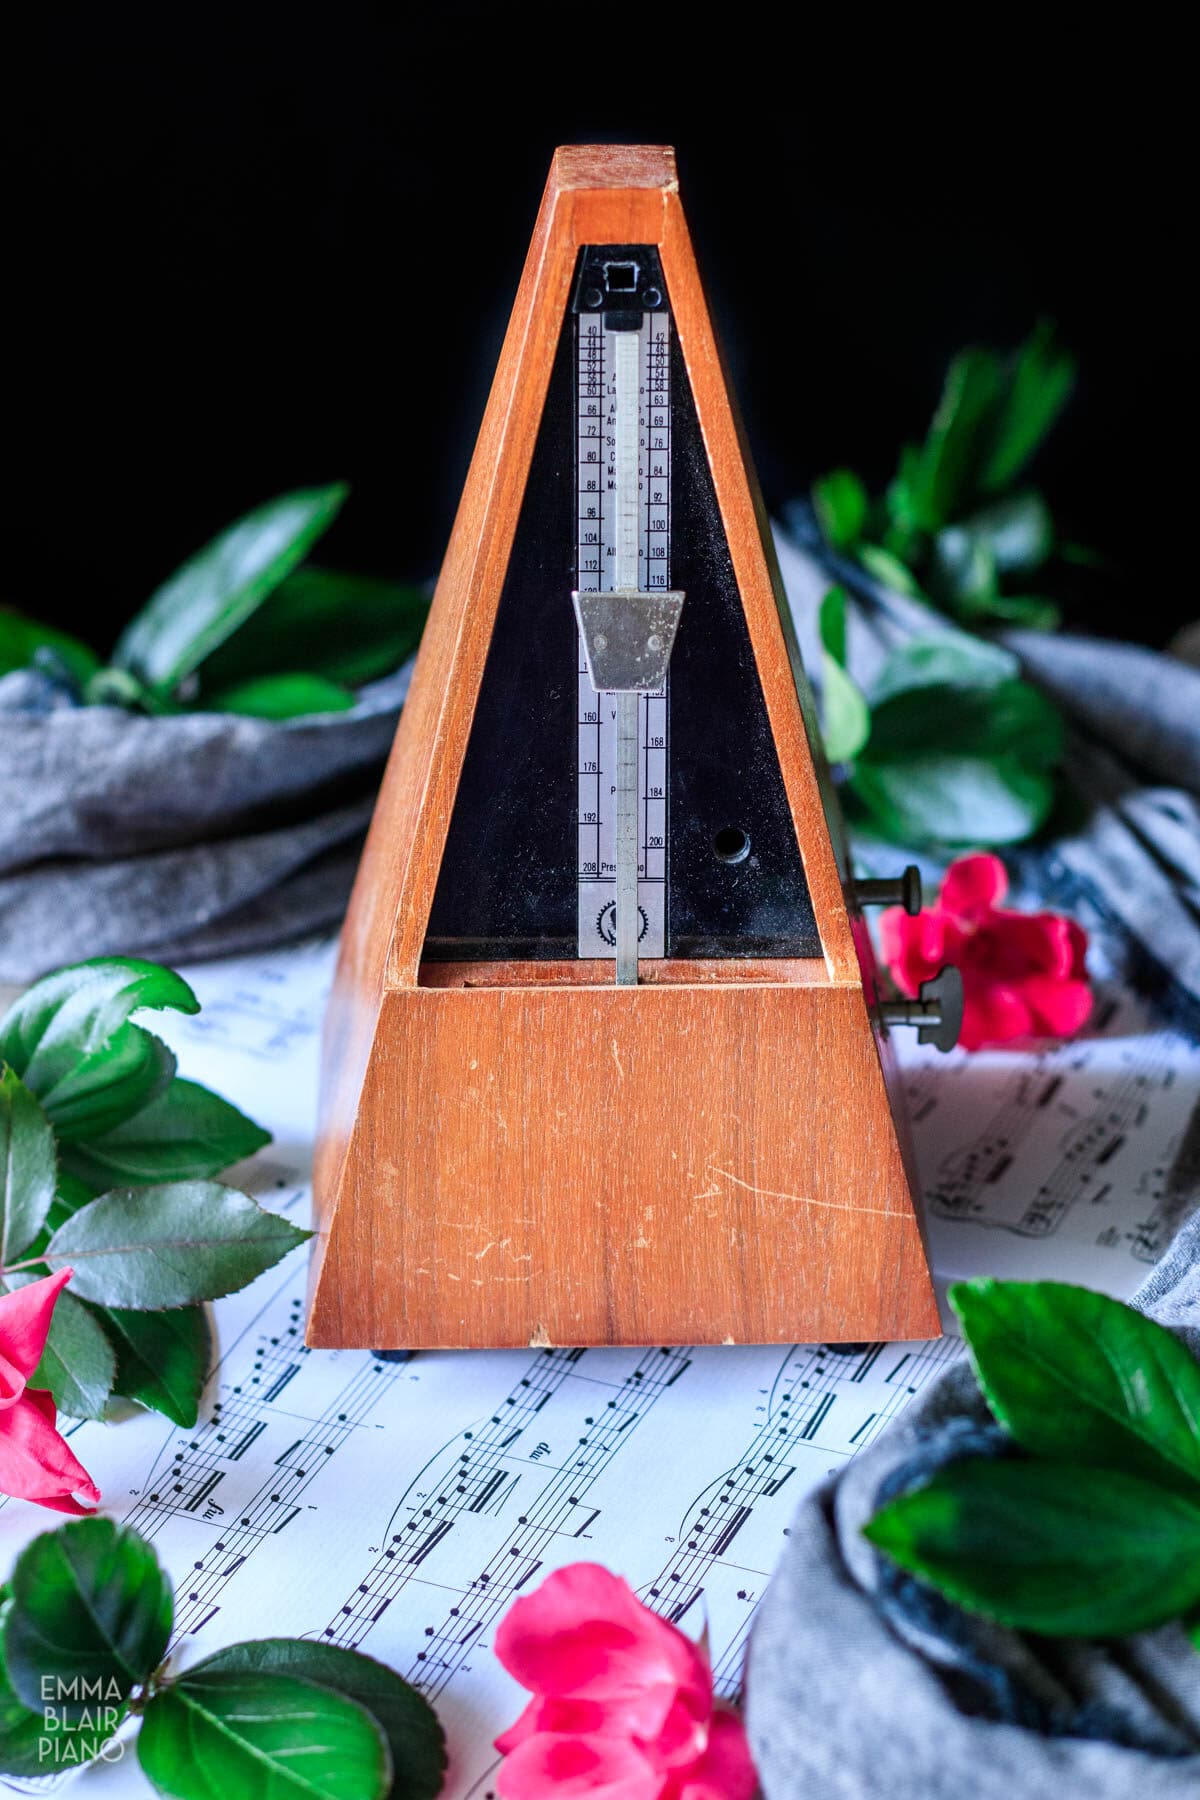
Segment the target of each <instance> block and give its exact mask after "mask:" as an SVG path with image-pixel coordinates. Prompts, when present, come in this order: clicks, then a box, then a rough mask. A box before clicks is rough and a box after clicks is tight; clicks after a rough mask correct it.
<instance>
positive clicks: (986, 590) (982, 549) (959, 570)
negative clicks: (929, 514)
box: [929, 526, 1000, 619]
mask: <svg viewBox="0 0 1200 1800" xmlns="http://www.w3.org/2000/svg"><path fill="white" fill-rule="evenodd" d="M933 553H934V562H933V568H932V571H931V579H930V584H929V585H930V588H931V591H932V592H933V594H934V596H935V597H936V598H937V600H938V601H939V602H940V603H941V604H942V605H943V606H945V607H946V608H947V609H948V610H949V611H951V612H955V613H957V614H958V615H959V617H960V618H963V619H980V618H986V617H987V616H988V614H989V612H990V611H991V607H992V602H993V601H994V600H995V599H996V598H997V597H998V595H999V593H1000V584H999V581H998V579H997V575H996V559H995V557H994V556H993V555H992V552H991V548H990V546H989V545H987V544H985V543H982V542H981V541H980V540H979V539H978V538H973V537H970V536H968V535H967V534H966V533H964V532H961V531H959V530H958V529H957V527H955V526H948V527H947V528H946V530H945V531H940V532H939V533H938V535H937V538H936V540H935V542H934V551H933Z"/></svg>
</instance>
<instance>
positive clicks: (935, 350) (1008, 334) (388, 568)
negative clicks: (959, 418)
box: [0, 0, 1196, 649]
mask: <svg viewBox="0 0 1200 1800" xmlns="http://www.w3.org/2000/svg"><path fill="white" fill-rule="evenodd" d="M796 17H797V15H796V13H795V12H793V11H791V10H789V11H788V12H786V13H785V12H783V11H781V10H780V11H777V10H776V9H774V8H763V7H758V8H749V7H744V8H742V9H740V10H739V9H737V8H726V9H721V10H717V9H715V8H714V9H711V10H708V9H706V10H703V11H701V10H700V9H696V10H695V11H692V12H686V11H683V12H681V11H679V10H671V9H668V8H666V7H663V6H655V5H650V4H647V5H645V6H638V7H634V6H631V5H629V4H628V3H627V0H620V4H616V5H613V6H610V7H608V8H607V9H606V8H604V7H601V6H598V5H596V4H594V3H589V4H588V5H587V6H586V7H585V6H583V5H580V6H578V7H575V8H570V9H568V8H566V7H547V6H524V7H521V6H516V7H509V8H507V9H503V10H502V9H500V8H497V7H475V6H466V5H455V4H451V5H442V6H439V7H436V8H433V9H431V10H428V11H421V12H416V11H412V10H407V9H401V8H398V7H379V8H371V7H361V8H360V7H340V8H338V7H333V6H330V7H327V8H326V9H324V10H323V11H321V12H320V13H318V12H316V11H311V12H310V11H306V10H305V9H304V8H291V9H286V10H285V9H282V8H280V9H275V8H266V7H255V6H249V7H246V8H242V9H238V10H236V11H235V10H231V11H229V12H222V11H221V10H220V9H215V10H214V9H212V8H204V9H201V8H199V7H171V8H164V7H159V8H157V9H155V10H153V11H151V10H146V11H142V10H140V9H126V8H121V7H119V6H118V7H92V8H90V9H88V10H86V11H84V10H80V11H79V12H77V13H76V12H74V11H68V10H66V9H54V8H51V9H48V10H47V11H45V12H43V13H42V14H40V15H39V19H38V22H37V24H36V26H35V29H36V32H37V41H29V42H27V43H26V44H25V45H23V46H22V47H21V48H20V50H19V51H18V52H17V54H16V55H15V56H13V57H12V58H11V59H10V61H9V74H8V91H7V93H6V97H5V127H4V128H5V131H6V133H7V135H8V137H9V145H10V154H9V156H8V159H7V164H8V168H9V183H8V188H9V199H8V205H7V209H6V211H7V217H6V222H5V227H4V236H5V239H6V241H7V247H8V251H9V266H10V275H9V277H8V298H9V301H10V305H11V306H12V312H11V315H10V325H9V329H8V332H7V333H6V338H7V344H8V351H7V360H8V365H9V366H8V373H7V380H6V386H7V389H8V393H9V400H10V404H9V407H8V408H7V409H6V410H7V414H8V438H9V445H10V452H11V453H12V468H11V472H10V475H9V478H8V482H7V487H8V500H9V505H8V507H7V509H6V512H7V520H8V524H7V529H6V540H7V547H6V551H5V564H6V567H5V580H4V586H3V589H2V590H0V597H2V598H3V599H5V600H7V601H9V602H11V603H13V604H16V605H18V606H20V607H22V608H23V609H25V610H27V611H30V612H33V613H36V614H40V615H42V616H46V617H50V618H55V619H57V620H59V621H60V622H63V623H72V624H74V625H75V627H76V628H77V629H79V630H80V631H81V632H82V633H83V634H84V635H86V636H88V637H90V638H91V639H92V640H93V641H94V642H95V643H96V644H97V645H98V647H100V648H101V649H104V648H107V647H108V645H109V643H111V640H112V638H113V637H114V635H115V633H116V631H117V629H118V627H119V625H120V624H121V622H122V621H123V620H124V619H125V618H126V617H128V616H129V614H130V613H131V612H132V611H133V610H134V609H135V608H136V607H137V606H138V605H139V604H140V603H141V601H142V600H143V599H144V598H145V597H146V596H147V594H148V593H149V592H150V591H151V589H152V588H153V587H154V586H155V584H156V583H157V582H158V581H159V580H161V579H162V578H163V576H164V575H166V574H167V573H168V572H169V571H170V569H171V568H172V567H173V566H174V565H175V564H176V563H177V562H178V561H179V560H181V558H182V557H183V556H184V555H185V554H187V553H188V552H189V551H190V550H192V549H193V548H195V547H196V546H197V545H198V544H199V543H200V542H202V541H203V540H204V539H205V538H206V537H207V536H209V535H211V534H212V533H213V532H214V531H215V530H217V529H218V528H219V527H220V526H221V525H222V524H224V523H225V522H227V521H228V520H230V519H231V518H233V517H234V516H235V515H237V514H238V513H239V512H240V511H242V510H245V509H246V508H248V507H249V506H251V505H253V504H255V503H256V502H258V501H260V500H262V499H265V498H267V497H268V496H269V495H271V494H273V493H277V492H280V491H282V490H284V489H287V488H289V487H292V486H299V485H302V484H307V483H315V482H321V481H325V480H329V479H333V478H336V477H346V478H348V479H349V480H350V481H351V482H352V484H353V494H352V498H351V500H350V501H349V503H348V505H347V507H346V509H345V512H344V514H343V517H342V519H341V520H340V521H339V523H338V524H337V526H336V527H335V529H334V533H333V534H332V535H331V537H330V539H329V540H327V544H326V546H325V549H324V552H323V553H324V555H325V557H326V559H327V560H330V561H339V562H341V563H343V564H344V565H346V566H349V567H354V568H359V569H363V570H371V571H376V572H379V573H382V574H395V575H401V576H412V577H420V576H425V575H428V574H431V573H432V572H433V571H434V570H435V569H436V567H437V564H438V560H439V558H440V555H441V551H442V547H443V545H444V543H445V539H446V536H447V533H448V530H449V527H450V523H451V519H452V517H453V510H454V506H455V504H456V501H457V496H458V491H459V487H460V484H461V480H462V476H463V473H464V471H465V467H466V463H467V459H468V457H469V455H470V450H471V446H472V443H473V440H474V434H475V430H476V428H477V425H478V421H479V416H480V413H481V411H482V407H483V402H484V399H485V396H486V391H487V384H488V382H489V380H490V377H491V372H492V368H493V366H494V362H495V357H496V353H497V349H498V345H499V340H500V336H501V334H502V331H503V328H504V324H505V321H506V319H507V314H508V309H509V306H510V304H511V299H512V295H513V291H514V289H515V285H516V281H517V277H518V274H519V271H520V265H521V261H522V259H523V257H524V253H525V249H526V245H527V243H528V238H529V232H530V229H531V226H532V223H533V218H534V214H535V212H536V209H537V204H538V199H539V195H540V191H541V187H542V184H543V181H544V179H545V173H546V168H547V165H548V162H549V158H550V155H551V152H552V150H553V148H554V145H555V144H556V143H558V142H570V141H575V142H584V141H590V140H601V139H610V140H616V141H620V140H626V141H647V140H649V141H672V142H674V143H675V144H676V145H677V146H678V150H679V159H680V170H681V177H682V182H683V192H684V201H685V206H686V208H687V211H688V214H689V218H690V222H691V225H692V230H693V235H694V237H695V238H696V240H697V245H698V250H699V253H700V257H701V264H702V268H703V270H704V272H705V275H706V278H707V281H708V285H709V290H710V295H711V298H712V301H713V304H714V310H715V313H716V316H717V320H718V324H719V327H720V329H721V330H722V332H723V335H724V337H725V340H726V346H727V350H728V352H729V355H730V360H731V363H732V366H733V370H734V375H735V379H736V384H737V387H738V391H739V396H740V400H741V403H742V407H743V411H744V413H745V415H746V418H747V422H748V426H749V430H750V435H751V440H752V443H753V445H754V448H755V452H756V456H757V459H758V463H759V468H760V473H761V475H762V478H763V484H764V487H765V489H766V493H767V498H768V500H769V502H770V503H771V504H772V505H773V506H776V507H777V506H779V505H780V504H781V503H782V502H783V501H784V500H785V499H786V498H787V497H788V496H789V495H791V494H794V493H797V492H800V491H801V490H803V488H804V487H805V486H806V484H807V483H808V481H809V480H810V479H811V478H812V476H813V475H814V474H816V473H819V472H820V471H821V470H823V469H826V468H829V467H831V466H834V465H836V464H838V463H842V462H851V463H853V464H854V465H856V466H857V467H859V468H860V469H861V470H862V471H863V472H864V473H865V474H867V475H868V476H869V477H870V478H871V479H872V481H873V482H879V481H882V480H884V479H886V477H887V476H888V475H889V474H890V473H891V470H892V467H893V465H894V461H895V456H896V451H897V449H898V446H899V444H900V443H901V441H902V440H903V438H904V437H905V436H914V435H917V434H919V433H920V432H921V431H922V429H923V427H924V425H925V423H926V421H927V419H928V416H929V413H930V411H931V408H932V406H933V403H934V401H935V398H936V394H937V390H938V386H939V383H940V378H941V373H942V370H943V368H944V364H945V361H946V359H947V357H948V355H949V354H950V352H951V351H952V350H953V349H955V348H956V347H957V346H958V345H960V344H961V343H963V342H965V341H967V340H969V339H976V340H979V341H984V342H990V343H993V344H995V345H997V346H1001V347H1004V346H1011V345H1013V344H1015V343H1016V342H1017V341H1018V340H1019V339H1020V338H1021V336H1022V335H1023V334H1024V333H1025V332H1026V331H1027V330H1028V328H1029V327H1030V326H1031V325H1032V323H1033V322H1034V320H1035V319H1036V318H1037V317H1038V316H1039V315H1040V314H1049V315H1050V316H1052V317H1054V318H1055V319H1056V320H1057V321H1058V323H1059V326H1060V328H1061V331H1062V334H1063V336H1064V338H1065V339H1066V341H1067V342H1068V343H1069V344H1070V345H1071V347H1072V348H1073V349H1074V350H1075V351H1076V352H1077V354H1078V356H1079V358H1080V360H1081V364H1082V371H1083V373H1082V380H1081V383H1080V387H1079V391H1078V393H1077V396H1076V398H1075V400H1074V402H1073V404H1072V407H1071V411H1070V413H1069V415H1068V417H1067V418H1066V419H1065V420H1064V422H1063V424H1062V426H1061V427H1060V429H1059V431H1058V433H1057V435H1056V437H1055V439H1054V441H1053V443H1052V445H1051V446H1050V449H1049V451H1048V453H1047V455H1046V456H1045V458H1044V460H1043V463H1042V465H1041V469H1040V471H1039V473H1040V477H1041V480H1042V482H1043V485H1044V486H1045V488H1046V490H1047V491H1048V493H1049V495H1050V497H1051V500H1052V501H1053V503H1054V504H1055V509H1056V512H1057V514H1058V515H1059V517H1060V520H1061V522H1062V525H1063V528H1064V530H1065V531H1066V532H1067V533H1068V534H1069V535H1072V536H1074V537H1076V538H1079V539H1082V540H1084V541H1086V542H1088V543H1089V544H1092V545H1095V546H1097V547H1098V548H1099V549H1101V550H1102V551H1104V552H1105V553H1106V554H1107V555H1108V556H1109V557H1110V558H1111V559H1112V561H1113V563H1114V565H1115V569H1116V573H1115V574H1114V575H1112V576H1111V577H1110V578H1108V579H1106V580H1104V581H1102V582H1100V583H1093V584H1091V585H1089V586H1088V588H1087V589H1086V590H1081V591H1080V593H1079V594H1078V595H1077V596H1076V597H1075V598H1074V599H1073V600H1072V602H1071V618H1072V622H1073V623H1075V624H1078V625H1080V626H1082V627H1084V628H1095V629H1103V630H1110V631H1116V632H1120V633H1123V634H1126V635H1130V636H1138V637H1143V638H1145V639H1148V640H1149V641H1153V642H1160V641H1163V640H1164V639H1165V638H1166V637H1167V636H1168V635H1169V634H1170V632H1171V631H1172V630H1173V629H1174V628H1175V627H1176V626H1177V625H1178V624H1180V623H1182V622H1183V621H1184V620H1185V619H1187V618H1188V617H1189V615H1194V613H1195V611H1196V607H1195V601H1194V597H1193V593H1192V588H1191V583H1190V580H1189V578H1188V576H1187V572H1186V571H1187V562H1188V560H1189V550H1188V545H1189V539H1190V531H1189V527H1188V523H1187V518H1188V501H1189V499H1190V468H1189V466H1188V456H1187V451H1188V449H1189V433H1188V429H1187V426H1188V409H1189V405H1190V395H1189V393H1188V391H1187V388H1186V385H1185V376H1184V358H1185V352H1186V350H1187V342H1188V331H1189V324H1188V320H1189V315H1190V311H1191V308H1192V306H1193V303H1194V302H1193V294H1192V286H1191V284H1190V283H1188V282H1185V280H1184V276H1183V262H1182V248H1181V246H1182V230H1183V218H1184V213H1185V205H1184V189H1183V185H1182V180H1181V159H1182V157H1183V154H1184V151H1183V144H1184V138H1183V130H1184V120H1185V116H1186V109H1185V107H1184V105H1183V104H1182V100H1183V95H1182V82H1183V79H1184V77H1185V74H1186V67H1187V62H1186V59H1185V58H1184V56H1183V54H1182V49H1181V47H1180V46H1178V45H1176V46H1175V47H1174V48H1172V46H1171V45H1170V44H1169V43H1165V42H1161V41H1157V40H1155V41H1145V40H1139V41H1138V42H1137V43H1136V44H1135V43H1131V42H1130V41H1128V40H1126V39H1114V40H1112V41H1111V42H1108V43H1104V42H1100V41H1098V40H1097V38H1096V37H1095V36H1094V35H1093V37H1092V39H1090V40H1089V41H1087V42H1076V41H1070V42H1063V43H1061V44H1057V43H1056V44H1053V45H1052V44H1051V43H1050V42H1049V40H1048V37H1047V29H1046V26H1045V24H1044V22H1042V21H1038V20H1034V21H1032V22H1027V21H1023V20H1022V19H1021V18H1020V17H1019V16H1018V15H1016V14H1014V13H1008V12H1006V13H1005V14H1003V15H1000V14H996V15H988V14H980V13H977V12H976V13H972V15H971V19H970V21H969V23H970V31H969V33H968V32H967V30H966V28H965V27H955V28H949V27H948V28H947V29H946V30H944V31H942V32H940V33H939V34H937V35H935V36H932V37H930V38H929V40H928V42H919V41H916V40H915V38H914V37H913V35H912V32H911V31H910V30H909V29H907V28H906V29H904V30H903V31H900V30H897V31H896V35H895V36H894V37H889V38H881V37H880V35H879V32H878V29H877V27H875V26H874V25H872V24H871V23H870V15H868V14H866V13H865V12H864V13H855V14H851V13H845V14H842V15H837V16H835V17H832V18H831V20H830V21H829V22H828V23H827V24H826V26H825V27H824V29H823V30H822V31H820V32H818V31H816V30H814V29H813V28H812V26H811V25H810V24H809V23H807V22H806V23H805V24H804V26H803V27H800V26H797V24H795V23H794V20H795V19H796ZM1127 24H1128V26H1129V28H1130V29H1133V28H1136V26H1137V21H1136V20H1133V21H1127ZM1181 565H1182V571H1183V572H1182V574H1181V573H1180V569H1181Z"/></svg>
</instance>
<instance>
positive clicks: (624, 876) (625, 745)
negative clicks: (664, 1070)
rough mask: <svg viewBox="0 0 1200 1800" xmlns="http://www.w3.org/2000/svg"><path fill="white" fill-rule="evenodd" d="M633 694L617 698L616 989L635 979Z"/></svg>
mask: <svg viewBox="0 0 1200 1800" xmlns="http://www.w3.org/2000/svg"><path fill="white" fill-rule="evenodd" d="M639 707H640V698H639V696H638V695H637V694H618V695H617V818H616V826H617V829H616V863H617V892H616V906H617V919H616V937H617V986H618V987H636V985H637V978H638V931H639V927H640V925H641V915H640V913H639V911H638V713H639Z"/></svg>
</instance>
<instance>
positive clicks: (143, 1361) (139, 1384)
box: [96, 1306, 213, 1430]
mask: <svg viewBox="0 0 1200 1800" xmlns="http://www.w3.org/2000/svg"><path fill="white" fill-rule="evenodd" d="M96 1311H97V1314H98V1316H99V1318H100V1320H101V1321H102V1323H103V1325H104V1328H105V1330H106V1331H107V1332H108V1335H109V1337H110V1339H111V1340H112V1343H113V1345H114V1347H115V1348H116V1352H117V1376H116V1381H115V1382H114V1384H113V1391H114V1392H115V1393H118V1394H122V1395H124V1396H125V1398H126V1399H127V1400H136V1401H138V1402H139V1404H140V1405H142V1406H149V1407H152V1408H153V1410H154V1411H155V1412H160V1413H162V1414H164V1416H165V1417H166V1418H168V1419H173V1420H174V1422H175V1424H176V1425H182V1426H183V1427H184V1428H185V1430H186V1429H188V1428H190V1427H191V1426H193V1425H194V1424H195V1423H196V1420H197V1417H198V1416H199V1409H200V1396H201V1394H202V1393H203V1392H204V1383H205V1381H206V1379H207V1377H208V1371H209V1369H210V1368H211V1366H212V1354H213V1343H212V1330H211V1328H210V1326H209V1322H208V1314H207V1312H206V1311H205V1309H204V1307H203V1306H177V1307H175V1308H174V1309H173V1310H172V1311H170V1312H132V1311H130V1310H128V1309H126V1308H118V1307H113V1306H104V1307H97V1308H96Z"/></svg>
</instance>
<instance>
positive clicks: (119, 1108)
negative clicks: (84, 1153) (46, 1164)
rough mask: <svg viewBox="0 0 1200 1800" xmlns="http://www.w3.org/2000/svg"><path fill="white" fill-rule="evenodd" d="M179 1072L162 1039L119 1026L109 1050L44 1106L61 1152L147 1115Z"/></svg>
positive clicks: (87, 1061)
mask: <svg viewBox="0 0 1200 1800" xmlns="http://www.w3.org/2000/svg"><path fill="white" fill-rule="evenodd" d="M175 1066H176V1065H175V1053H174V1051H173V1050H171V1049H170V1048H169V1047H168V1046H167V1045H166V1044H164V1043H163V1041H162V1039H161V1038H160V1037H156V1036H155V1035H154V1033H153V1032H151V1031H145V1030H144V1029H143V1028H142V1026H140V1025H119V1026H118V1027H117V1029H116V1031H115V1032H114V1033H113V1035H112V1037H111V1038H110V1039H109V1041H108V1044H107V1045H106V1047H105V1048H104V1049H103V1050H101V1051H98V1052H97V1054H96V1055H95V1056H91V1057H86V1058H83V1059H81V1060H80V1061H79V1062H78V1063H77V1064H76V1065H75V1068H74V1070H73V1071H72V1073H71V1074H70V1075H68V1076H67V1077H66V1078H65V1079H64V1080H63V1081H62V1082H60V1083H59V1085H58V1086H57V1087H56V1088H55V1089H54V1090H53V1092H52V1093H51V1094H49V1095H47V1097H46V1098H45V1099H44V1100H43V1101H42V1106H43V1108H44V1109H45V1111H46V1113H47V1115H48V1117H49V1118H50V1120H51V1122H52V1123H53V1125H54V1129H55V1131H56V1133H57V1134H58V1137H59V1139H60V1151H62V1152H64V1153H65V1149H66V1146H67V1144H69V1143H72V1142H74V1141H75V1140H76V1139H80V1138H89V1137H91V1136H92V1134H93V1133H97V1134H99V1135H100V1136H104V1135H105V1134H106V1133H107V1132H109V1131H113V1130H115V1129H116V1127H117V1126H119V1125H121V1124H122V1123H123V1122H124V1121H125V1120H126V1119H129V1118H132V1117H133V1115H134V1114H135V1113H139V1112H141V1110H142V1109H143V1107H146V1106H149V1105H150V1104H151V1103H152V1102H153V1101H154V1100H155V1099H156V1098H157V1097H158V1095H159V1094H161V1093H162V1092H163V1091H164V1089H165V1088H167V1087H168V1086H169V1085H170V1083H171V1082H172V1081H173V1080H174V1077H175Z"/></svg>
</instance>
